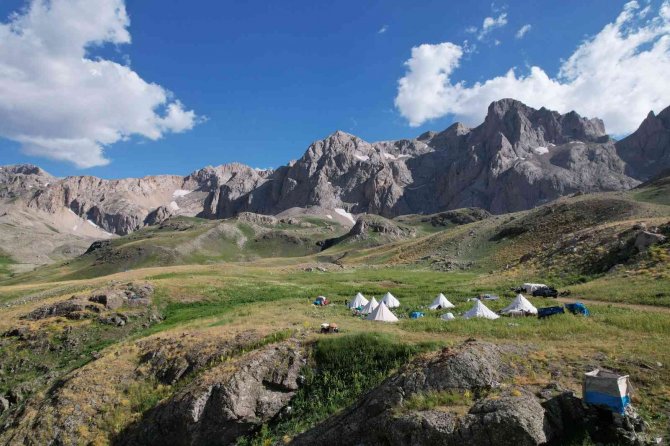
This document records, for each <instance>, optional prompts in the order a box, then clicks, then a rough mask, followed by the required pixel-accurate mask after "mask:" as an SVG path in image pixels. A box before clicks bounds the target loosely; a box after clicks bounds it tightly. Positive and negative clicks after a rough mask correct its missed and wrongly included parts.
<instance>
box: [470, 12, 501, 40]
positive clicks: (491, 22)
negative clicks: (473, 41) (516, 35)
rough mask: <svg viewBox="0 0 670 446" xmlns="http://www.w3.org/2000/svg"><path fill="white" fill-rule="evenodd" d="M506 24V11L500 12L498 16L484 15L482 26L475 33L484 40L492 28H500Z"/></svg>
mask: <svg viewBox="0 0 670 446" xmlns="http://www.w3.org/2000/svg"><path fill="white" fill-rule="evenodd" d="M505 25H507V13H506V12H503V13H500V15H499V16H498V17H486V18H485V19H484V22H483V23H482V28H481V30H480V31H479V34H477V39H479V40H484V38H485V37H486V36H487V35H488V34H489V33H490V32H491V31H493V30H494V29H496V28H502V27H503V26H505Z"/></svg>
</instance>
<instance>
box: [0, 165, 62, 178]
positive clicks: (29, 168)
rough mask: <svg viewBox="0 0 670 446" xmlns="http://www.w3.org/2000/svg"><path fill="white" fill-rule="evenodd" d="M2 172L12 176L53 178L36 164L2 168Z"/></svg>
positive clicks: (0, 170) (0, 169)
mask: <svg viewBox="0 0 670 446" xmlns="http://www.w3.org/2000/svg"><path fill="white" fill-rule="evenodd" d="M0 172H2V173H4V174H11V175H38V176H43V177H50V178H53V177H52V176H51V174H49V173H48V172H47V171H45V170H44V169H42V168H41V167H38V166H36V165H34V164H13V165H9V166H0Z"/></svg>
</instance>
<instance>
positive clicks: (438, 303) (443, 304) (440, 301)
mask: <svg viewBox="0 0 670 446" xmlns="http://www.w3.org/2000/svg"><path fill="white" fill-rule="evenodd" d="M454 307H455V305H454V304H452V303H451V302H449V301H448V300H447V298H446V297H444V294H442V293H440V294H438V295H437V297H436V298H435V300H434V301H433V303H432V304H430V307H428V308H429V309H431V310H441V309H446V308H454Z"/></svg>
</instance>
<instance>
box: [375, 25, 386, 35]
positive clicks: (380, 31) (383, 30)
mask: <svg viewBox="0 0 670 446" xmlns="http://www.w3.org/2000/svg"><path fill="white" fill-rule="evenodd" d="M388 30H389V26H388V25H384V26H382V27H381V28H379V31H377V34H384V33H385V32H386V31H388Z"/></svg>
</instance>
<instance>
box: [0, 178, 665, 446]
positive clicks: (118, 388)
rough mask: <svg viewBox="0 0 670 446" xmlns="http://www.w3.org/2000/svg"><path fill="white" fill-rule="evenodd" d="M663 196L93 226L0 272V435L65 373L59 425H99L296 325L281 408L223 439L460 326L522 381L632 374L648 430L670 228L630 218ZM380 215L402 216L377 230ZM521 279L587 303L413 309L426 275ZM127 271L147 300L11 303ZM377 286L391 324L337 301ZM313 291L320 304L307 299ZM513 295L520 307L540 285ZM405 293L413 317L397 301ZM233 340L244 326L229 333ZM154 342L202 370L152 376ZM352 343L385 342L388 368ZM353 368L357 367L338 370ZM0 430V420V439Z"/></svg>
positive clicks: (653, 411) (90, 289) (99, 430)
mask: <svg viewBox="0 0 670 446" xmlns="http://www.w3.org/2000/svg"><path fill="white" fill-rule="evenodd" d="M659 191H660V192H659ZM663 193H666V195H663ZM652 196H653V197H657V198H656V199H653V200H652V199H650V198H649V197H652ZM664 196H670V183H662V182H661V183H658V182H656V183H654V184H650V185H647V186H645V187H644V188H641V189H637V190H633V191H629V192H625V193H603V194H592V195H581V196H574V197H567V198H564V199H561V200H558V201H556V202H553V203H550V204H547V205H545V206H542V207H539V208H536V209H533V210H529V211H524V212H518V213H514V214H510V215H497V216H489V215H482V214H478V213H476V212H475V211H471V210H469V211H459V212H455V213H453V214H449V215H441V214H437V215H435V216H405V217H401V218H397V219H394V220H386V219H381V218H379V219H376V218H374V219H373V220H374V222H376V223H375V224H380V225H381V226H380V228H386V229H383V230H382V229H375V227H374V225H373V226H372V227H367V229H365V231H363V232H361V233H360V234H358V235H360V237H358V236H352V235H351V234H349V235H347V234H348V233H349V228H345V227H342V226H340V225H337V224H335V223H333V222H332V221H328V220H325V219H320V218H316V217H305V216H303V217H295V218H291V220H290V221H288V220H286V221H281V220H274V219H263V218H259V217H253V216H241V218H238V219H231V220H224V221H209V220H201V219H190V218H178V219H174V220H170V221H167V222H165V223H164V224H162V225H159V226H156V227H151V228H146V229H144V230H141V231H138V232H136V233H133V234H132V235H129V236H127V237H121V238H118V239H115V240H112V241H110V242H109V243H100V244H98V245H96V246H95V247H93V248H95V249H91V250H90V252H88V253H87V254H85V255H84V256H82V257H79V258H77V259H74V260H71V261H69V262H63V263H60V264H56V265H51V266H48V267H44V268H40V269H38V270H36V271H34V272H32V273H30V274H23V275H16V276H14V277H12V278H9V279H6V280H4V281H3V282H1V283H0V302H1V303H2V304H3V307H2V309H0V312H1V314H2V317H0V333H8V335H7V336H3V337H0V368H1V369H2V372H3V373H0V394H4V395H6V396H8V397H9V396H11V399H12V401H13V402H12V405H11V408H10V410H9V411H7V412H5V413H3V414H1V415H0V423H1V424H3V425H4V424H5V423H13V424H12V428H11V429H12V430H11V432H12V433H13V434H16V435H19V436H23V437H20V438H33V439H35V438H37V437H35V435H37V434H36V433H35V432H34V431H33V429H34V428H33V426H36V425H37V424H36V423H35V420H36V419H37V418H40V417H42V418H44V419H45V420H46V421H44V423H46V424H45V425H50V426H51V425H53V426H55V427H54V429H56V428H58V426H60V424H59V423H61V420H63V419H68V420H72V419H73V418H72V417H73V416H74V415H73V413H72V411H71V409H68V408H66V407H61V406H59V405H58V398H53V397H52V396H53V394H54V392H68V393H67V394H66V395H67V397H68V401H70V402H72V405H71V406H68V407H77V408H81V410H82V411H84V412H85V413H86V414H87V415H86V416H88V417H90V418H87V419H89V420H93V421H90V422H88V423H87V424H86V429H82V430H81V432H78V433H77V435H78V438H79V439H80V441H81V442H83V443H92V444H96V443H99V444H108V443H110V442H111V441H112V440H113V439H114V438H118V436H119V435H123V432H124V431H125V430H126V429H127V428H128V426H131V425H133V423H137V422H138V420H142V419H143V417H144V416H146V414H147V413H148V412H149V411H150V410H151V409H152V408H154V407H156V406H157V405H159V404H161V402H164V401H166V400H167V399H169V398H170V397H172V396H173V395H176V394H177V393H178V392H179V391H180V389H182V388H183V386H184V385H186V384H185V383H188V382H190V381H192V380H193V379H195V378H196V377H197V376H200V375H199V374H203V373H209V372H211V371H212V370H214V368H215V367H217V366H218V365H219V364H221V362H222V361H223V362H224V363H230V364H234V361H236V360H237V359H236V358H238V357H240V356H242V355H244V354H246V353H248V352H250V351H254V350H256V349H259V348H261V347H262V346H264V345H267V344H272V343H278V342H281V341H282V340H285V339H288V338H295V339H299V340H300V343H301V345H304V346H306V347H308V348H310V349H311V350H310V351H312V352H313V353H312V354H313V356H311V357H310V358H311V359H310V361H309V362H308V364H307V365H306V366H305V367H306V370H305V376H306V386H305V387H304V388H303V389H301V390H300V393H299V394H298V395H297V396H296V399H295V401H294V403H295V412H294V414H293V415H292V416H290V417H288V418H282V419H281V420H276V421H273V422H271V423H269V424H267V425H265V426H264V427H263V428H262V429H259V431H258V432H256V433H255V434H254V435H252V436H250V437H248V438H245V439H244V440H243V441H242V443H241V444H276V443H275V442H281V441H283V438H284V436H287V438H290V437H292V436H293V435H295V434H297V433H298V432H300V431H302V430H304V429H307V428H308V427H310V426H312V425H314V424H315V423H316V422H318V421H320V420H323V419H324V418H326V417H328V416H329V415H331V414H333V413H335V412H337V411H339V410H342V409H343V408H344V407H346V406H347V405H349V404H350V403H352V402H353V401H354V400H355V399H356V398H357V397H358V396H360V395H361V394H363V393H365V392H366V391H368V390H369V388H370V387H371V386H373V385H376V384H377V383H379V382H380V381H381V380H382V379H383V378H384V377H385V376H387V375H388V374H389V373H391V372H392V371H393V369H394V368H395V367H397V366H398V365H400V364H402V363H404V362H406V361H407V360H408V358H409V357H411V356H413V355H416V354H420V353H421V352H423V351H426V350H434V349H439V348H442V347H444V346H453V345H455V344H457V343H459V342H461V341H463V340H465V339H468V338H473V337H474V338H476V339H479V340H487V341H491V342H494V343H498V344H503V345H514V346H515V347H519V348H521V349H522V350H523V351H524V352H526V353H525V354H524V355H519V356H518V357H516V358H515V361H516V363H517V364H518V365H519V367H520V369H521V370H523V373H520V374H519V375H518V377H517V378H516V379H517V380H518V382H519V383H523V384H524V385H525V384H532V385H537V386H544V385H546V384H549V383H555V382H557V383H558V384H560V386H562V387H564V388H567V389H571V390H574V391H575V392H576V393H577V394H578V395H579V394H581V390H580V386H581V377H582V374H583V372H585V371H588V370H591V369H592V368H594V367H607V368H610V369H613V370H617V371H620V372H624V373H627V374H630V376H631V379H632V381H633V384H634V386H635V389H636V390H635V394H634V404H635V405H636V406H637V407H638V408H640V410H641V411H642V413H643V415H644V417H645V419H646V420H647V421H648V422H649V423H650V426H651V429H652V431H653V432H654V433H655V434H657V435H668V434H670V432H667V426H668V414H669V413H670V368H669V367H667V364H670V345H668V343H667V335H668V333H670V292H669V291H668V290H670V244H669V243H668V242H667V241H666V242H664V243H660V244H655V245H652V246H650V247H648V248H645V249H643V250H634V249H629V248H630V240H632V239H634V238H635V237H636V234H638V233H640V232H641V231H644V230H654V231H657V232H659V233H667V231H668V229H667V226H665V225H667V224H668V222H670V205H668V204H666V203H664V202H663V201H664V200H663V197H664ZM371 228H372V229H371ZM395 228H401V229H403V230H405V229H407V230H409V232H402V231H401V233H403V234H405V235H403V236H389V234H393V231H395V230H396V229H395ZM385 231H386V232H385ZM388 231H390V232H388ZM410 233H411V235H409V234H410ZM668 235H670V234H668ZM333 238H340V239H341V241H342V242H341V243H336V244H333V245H332V246H331V247H329V248H328V249H325V250H322V246H323V244H322V243H320V242H323V241H324V240H327V239H333ZM319 243H320V244H319ZM0 268H1V265H0ZM526 281H543V282H549V283H551V284H554V285H557V286H558V287H559V288H560V289H561V291H565V290H568V289H569V290H570V291H571V294H570V295H569V296H568V297H566V298H564V299H568V300H570V301H572V300H581V301H583V302H585V303H586V304H587V306H588V307H589V309H590V310H591V312H592V316H591V317H589V318H584V317H579V316H573V315H570V314H566V315H560V316H556V317H553V318H550V319H548V320H538V319H537V318H515V319H507V318H501V319H498V320H496V321H488V320H464V319H461V318H457V320H456V321H453V322H445V321H442V320H441V319H440V318H439V316H440V315H441V314H442V312H439V311H436V312H432V311H429V310H427V309H426V307H427V305H429V304H430V302H431V301H432V299H433V298H434V296H435V295H436V294H437V293H439V292H443V293H444V294H446V295H447V297H448V298H449V299H450V300H451V301H452V302H453V303H454V304H455V305H456V308H455V309H454V310H453V313H454V314H456V315H457V316H458V315H459V314H461V313H463V312H464V311H466V310H467V309H469V308H470V306H471V305H472V302H469V301H468V300H467V299H468V298H470V297H473V296H475V295H478V294H481V293H496V294H499V295H500V296H501V299H500V300H499V301H494V302H487V303H486V304H487V305H488V306H489V307H490V308H491V309H493V310H498V309H500V308H502V307H503V306H505V305H507V304H509V303H510V302H511V299H512V298H513V297H514V293H513V292H512V291H510V288H511V287H513V286H516V285H518V284H519V283H521V282H526ZM129 283H130V284H137V283H140V284H150V285H151V286H152V287H153V288H154V290H155V291H154V293H153V295H152V297H151V304H150V305H149V306H147V307H142V308H135V307H132V308H130V307H121V308H118V309H116V310H114V311H108V310H106V309H99V308H98V310H96V311H100V313H95V315H93V316H91V315H89V316H85V317H82V318H79V316H80V314H79V313H77V314H75V315H74V316H70V317H66V316H57V317H49V318H45V319H40V320H33V319H30V318H28V317H27V316H28V315H30V314H34V313H35V312H36V311H37V310H40V308H43V307H44V306H49V305H58V304H59V303H62V302H67V301H68V300H70V297H71V296H73V295H75V296H90V295H96V293H97V294H99V293H100V292H101V291H100V290H104V289H108V288H110V287H112V288H113V287H119V286H127V285H126V284H129ZM386 291H391V292H392V293H393V294H394V295H395V296H396V297H398V299H399V300H400V301H401V304H402V306H401V307H400V308H399V309H398V310H397V311H396V314H397V315H398V317H399V318H400V322H399V323H398V324H380V323H373V322H369V321H366V320H363V319H361V318H359V317H355V316H352V314H351V312H350V311H349V310H347V309H346V308H345V307H344V305H343V302H344V300H345V299H351V297H352V296H353V295H354V294H355V293H357V292H362V293H364V294H365V295H366V296H368V297H371V296H376V297H377V298H380V297H381V296H382V295H383V294H384V293H385V292H386ZM317 295H325V296H327V297H328V298H329V299H331V300H332V301H333V303H334V304H333V305H331V306H328V307H325V308H319V307H315V306H313V305H312V304H311V303H312V301H313V299H314V297H315V296H317ZM531 300H532V302H533V304H534V305H536V306H537V307H543V306H552V305H556V304H557V301H555V300H553V299H541V298H531ZM415 310H418V311H423V312H424V313H425V314H426V316H425V317H424V318H422V319H419V320H412V319H410V318H409V314H410V312H412V311H415ZM86 314H88V313H86ZM119 314H120V315H123V316H124V317H125V318H126V319H127V321H126V322H125V323H124V324H123V325H113V324H112V325H110V324H109V323H107V322H104V321H106V320H108V319H109V318H110V317H113V316H115V315H119ZM323 322H337V323H338V325H339V326H340V329H341V332H342V334H341V335H338V336H336V337H324V336H323V335H320V334H319V333H318V331H319V326H320V324H321V323H323ZM240 339H243V340H244V339H253V340H252V341H248V342H247V341H244V342H243V343H242V344H240V345H237V344H235V343H240V342H242V341H240ZM231 343H233V344H235V345H236V346H235V347H234V348H232V350H230V351H229V350H226V352H227V353H226V354H225V355H219V356H216V357H213V356H207V355H210V352H211V351H217V350H216V348H218V347H217V346H221V345H229V344H231ZM161 346H167V347H165V348H166V349H167V350H168V351H169V355H171V356H170V357H169V358H168V359H169V360H173V359H174V360H175V361H177V360H179V358H181V357H182V356H183V355H187V356H188V355H194V356H196V357H197V358H200V356H202V357H203V358H205V359H202V362H201V363H199V364H200V367H201V369H199V370H198V371H191V372H186V375H185V376H186V378H184V381H179V382H175V383H171V382H163V381H160V380H157V378H156V377H155V375H152V374H151V373H149V372H148V371H147V370H146V369H145V368H143V367H144V366H143V365H142V364H144V363H143V362H142V361H144V360H145V359H143V358H146V357H147V355H148V354H149V353H151V354H153V353H152V352H155V351H156V349H159V348H161ZM359 346H364V347H360V348H359ZM180 355H182V356H180ZM173 357H174V358H173ZM175 358H176V359H175ZM212 358H214V359H212ZM370 358H373V359H374V358H383V359H384V361H385V364H386V365H387V367H383V368H380V367H379V366H378V365H376V364H375V363H374V361H373V360H370V361H366V359H370ZM231 367H232V365H231ZM311 367H313V368H311ZM47 370H48V372H47ZM317 370H321V372H322V373H326V372H324V371H327V373H328V374H327V377H328V379H326V378H324V376H326V375H314V373H317V372H316V371H317ZM352 376H356V377H357V378H356V382H359V383H361V385H360V386H354V385H351V384H350V383H351V382H352V378H351V377H352ZM13 389H20V395H16V392H15V391H14V390H13ZM74 389H76V391H75V390H74ZM59 395H61V393H59ZM90 395H96V398H94V399H91V398H90ZM98 397H99V398H98ZM103 400H104V401H105V403H104V404H98V405H96V404H97V403H96V402H99V401H103ZM68 417H70V418H68ZM49 423H51V424H49ZM8 432H9V431H8ZM7 435H9V434H8V433H4V434H2V433H0V441H2V440H7V438H8V437H7ZM17 438H19V437H17Z"/></svg>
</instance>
